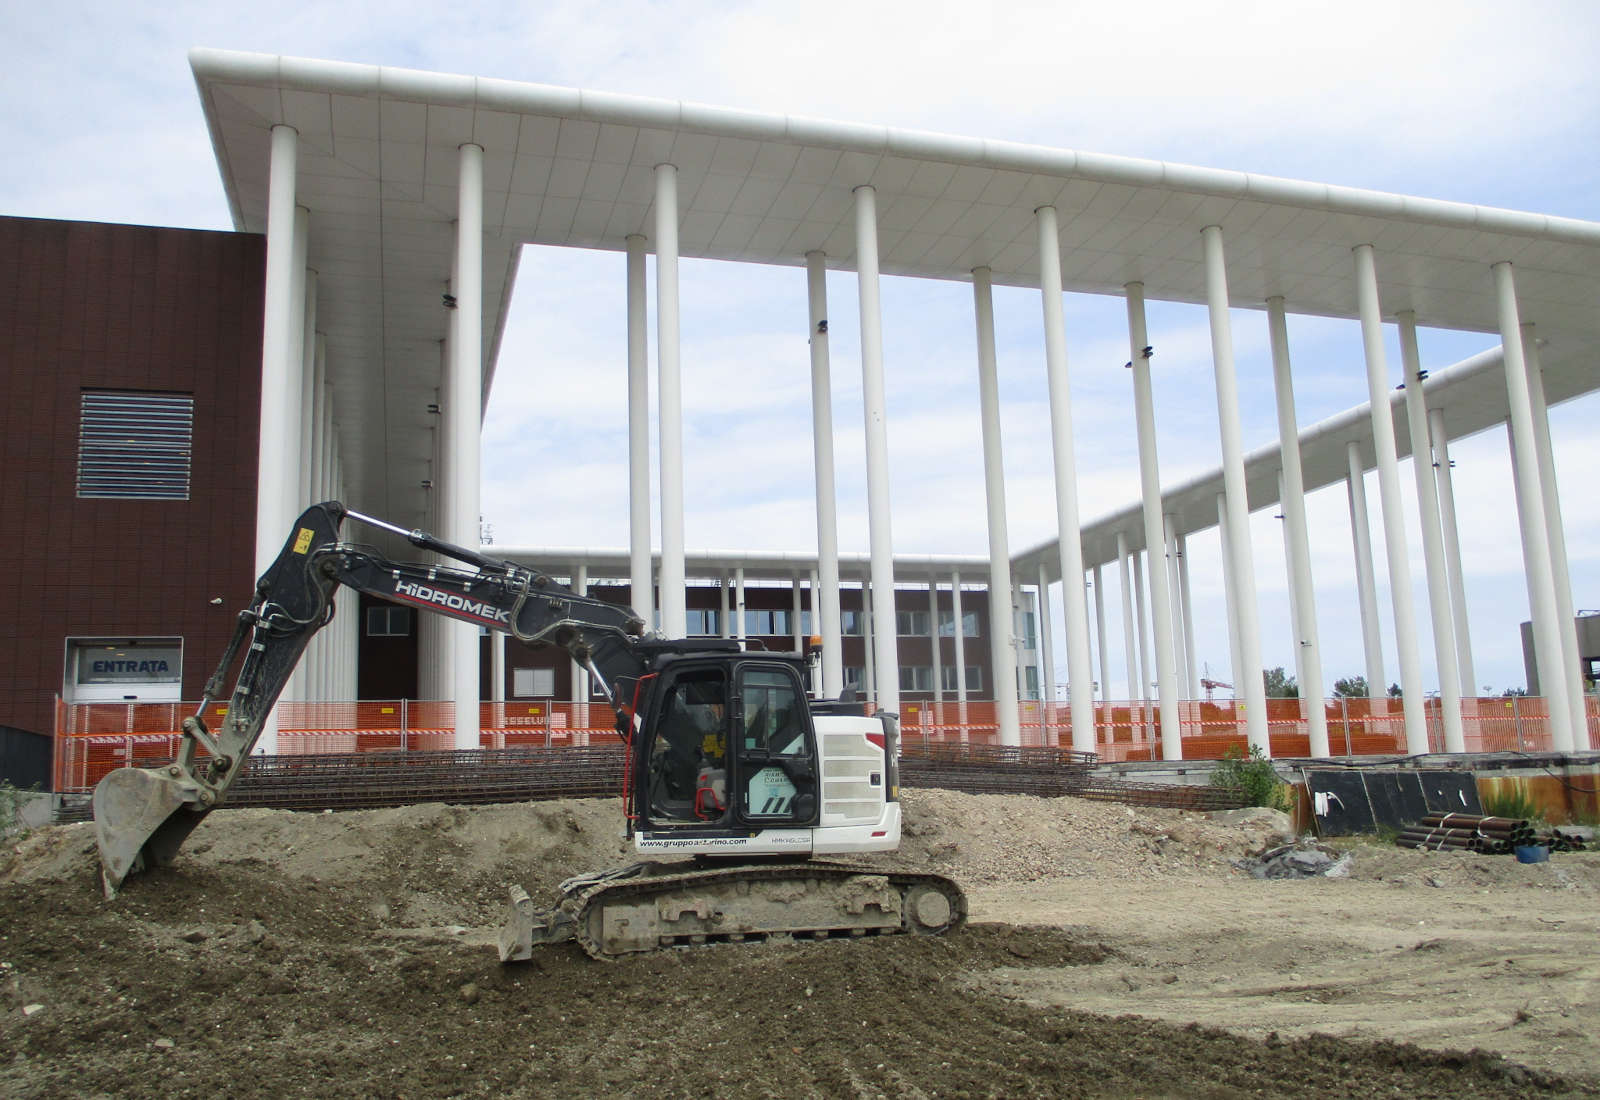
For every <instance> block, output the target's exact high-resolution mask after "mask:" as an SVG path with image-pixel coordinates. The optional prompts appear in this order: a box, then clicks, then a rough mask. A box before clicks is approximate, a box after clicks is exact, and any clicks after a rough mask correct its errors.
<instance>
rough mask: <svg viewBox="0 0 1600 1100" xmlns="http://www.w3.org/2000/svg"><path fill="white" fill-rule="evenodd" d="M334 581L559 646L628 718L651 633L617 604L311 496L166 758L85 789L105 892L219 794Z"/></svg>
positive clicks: (170, 842)
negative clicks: (385, 534) (398, 555)
mask: <svg viewBox="0 0 1600 1100" xmlns="http://www.w3.org/2000/svg"><path fill="white" fill-rule="evenodd" d="M346 519H351V520H355V521H357V522H360V523H365V524H368V525H370V526H373V527H377V528H381V529H383V530H386V531H390V532H393V533H395V534H398V535H400V536H402V537H404V538H405V539H406V540H407V541H409V542H410V543H411V544H412V545H413V546H416V547H417V548H419V549H421V550H428V551H432V552H434V553H437V554H440V555H442V556H444V557H447V558H451V559H453V560H454V561H456V562H459V563H461V564H460V565H430V564H418V563H415V562H398V561H390V560H389V559H388V558H386V557H384V556H383V555H381V554H379V553H378V552H377V551H376V550H374V549H372V548H370V547H366V546H361V545H357V544H355V543H349V542H344V541H342V540H341V539H340V535H339V528H340V527H341V526H342V524H343V523H344V521H345V520H346ZM340 586H344V587H347V588H353V589H355V590H356V591H358V592H366V593H370V594H371V595H374V596H378V597H381V598H382V599H385V600H393V601H394V602H396V603H400V604H406V605H409V606H412V607H420V608H423V609H425V610H427V611H431V612H434V613H435V614H438V615H445V616H448V617H449V618H452V619H460V620H462V621H463V622H468V623H472V624H474V625H477V626H486V627H489V628H490V629H492V630H498V631H502V632H504V633H507V634H512V635H514V636H516V637H518V638H520V639H522V640H523V641H525V642H532V643H538V644H543V645H553V646H560V647H561V648H563V649H565V650H566V651H567V652H568V653H570V654H571V655H572V657H573V659H574V660H576V661H577V662H578V663H580V664H582V665H584V666H585V667H587V668H588V669H589V671H590V672H591V673H593V675H594V676H595V679H596V680H597V681H598V682H599V684H600V686H601V688H602V689H603V690H604V691H605V693H606V695H607V697H608V698H609V699H610V700H611V703H612V706H613V707H615V708H616V709H617V719H618V726H619V728H623V723H624V721H631V716H629V715H627V714H626V713H625V710H624V706H623V703H624V701H625V700H627V699H630V698H631V693H632V692H633V690H634V688H635V685H636V684H637V683H638V682H639V680H640V677H641V676H643V675H644V672H645V664H646V661H647V656H646V655H647V654H648V653H649V652H650V651H651V649H652V647H653V646H654V645H655V644H654V643H648V642H641V641H640V640H639V638H640V635H641V634H642V633H643V631H644V623H643V622H642V621H641V620H640V619H639V618H638V616H636V615H634V614H633V612H632V611H631V610H630V609H629V608H626V607H618V606H617V605H615V604H609V603H605V602H604V601H602V600H596V599H591V598H589V597H587V596H580V595H578V594H577V593H575V592H572V591H570V590H568V589H566V588H563V587H562V586H561V585H559V584H556V583H555V582H554V581H552V580H551V579H550V578H549V577H546V576H544V575H543V574H541V573H539V572H537V571H536V570H532V569H528V568H526V567H524V566H520V565H516V564H514V563H512V562H508V561H500V560H498V559H496V558H491V557H487V556H486V555H483V554H480V553H478V552H477V551H475V550H468V549H467V548H465V547H461V546H454V545H452V544H450V543H448V542H445V541H443V540H442V539H438V538H435V537H434V536H432V535H429V534H425V533H423V532H422V531H406V530H404V529H402V528H399V527H395V526H394V525H392V524H388V523H385V522H383V521H382V520H378V519H373V518H372V517H371V516H364V515H362V514H360V513H359V512H351V511H348V510H346V508H345V507H344V505H342V504H340V503H338V502H337V501H326V502H324V503H322V504H314V505H312V506H311V507H310V508H307V509H306V510H305V512H303V513H302V514H301V516H300V519H299V521H298V522H296V524H295V526H294V531H293V533H291V534H290V536H289V541H288V542H286V543H285V544H284V547H283V551H282V552H281V553H280V554H279V555H278V557H277V559H276V560H275V561H274V562H273V563H272V565H271V566H270V567H269V568H268V569H267V571H266V572H265V573H263V574H262V575H261V579H260V580H258V581H256V590H255V596H254V598H253V599H252V600H251V602H250V606H249V607H247V608H246V609H245V610H244V611H241V612H240V613H239V624H238V626H237V627H236V628H235V629H234V633H233V638H232V640H231V641H229V643H228V648H227V650H226V651H225V652H224V653H223V656H222V660H221V662H220V663H219V664H218V665H217V669H216V671H215V672H213V673H212V674H211V679H210V680H208V681H207V682H206V688H205V693H204V697H203V698H202V699H201V700H200V708H199V710H198V711H196V713H195V714H194V716H193V717H191V718H185V719H184V721H183V741H182V743H181V744H180V745H179V747H178V755H177V759H176V760H174V761H173V762H172V763H171V764H170V765H167V766H165V767H162V768H159V769H156V768H132V767H128V768H118V769H117V770H116V771H113V772H112V773H111V774H109V775H108V776H106V777H105V778H104V779H103V780H101V781H100V783H99V784H98V785H97V786H96V787H95V793H94V816H95V831H96V839H97V841H98V843H99V846H100V863H101V867H102V871H103V878H104V881H105V887H106V893H107V895H108V896H110V895H112V894H114V893H115V892H116V890H117V888H118V887H119V886H120V885H121V884H122V881H123V879H124V878H125V877H126V876H127V875H128V874H129V873H130V872H131V871H134V870H138V869H140V868H142V867H144V866H147V865H159V864H163V863H166V862H168V861H169V860H170V859H171V858H172V856H173V855H174V854H175V853H176V852H177V850H178V847H179V846H180V845H181V844H182V843H183V840H184V838H185V837H186V836H188V835H189V833H190V832H191V831H192V830H193V829H194V827H195V826H196V825H197V824H199V822H200V820H201V818H203V817H204V816H205V815H206V814H207V813H209V812H210V811H211V810H213V809H215V808H216V806H217V805H218V804H219V803H220V802H221V801H222V798H223V796H224V795H225V794H226V792H227V790H228V788H229V787H230V786H232V785H233V781H234V780H235V779H237V778H238V776H239V773H240V771H241V770H243V768H244V764H245V761H246V760H247V759H248V758H249V755H250V750H251V749H252V748H253V747H254V746H255V743H256V740H257V738H259V737H260V736H261V731H262V729H263V728H264V727H265V725H266V722H267V718H268V716H269V715H270V714H271V713H272V705H273V704H274V703H276V702H277V700H278V696H279V695H280V694H282V692H283V688H284V685H285V684H287V683H288V682H289V677H290V676H291V675H292V674H293V673H294V670H295V666H297V665H298V664H299V663H300V659H301V656H302V655H303V654H304V653H305V649H306V645H307V644H308V643H309V642H310V641H311V639H312V637H313V636H314V635H315V634H316V633H317V631H319V630H321V629H322V628H323V627H324V626H326V625H327V624H328V622H329V621H330V620H331V619H332V618H333V596H334V592H335V590H336V589H338V588H339V587H340ZM667 644H668V645H670V644H671V643H667ZM241 647H243V648H244V659H243V660H242V661H240V662H239V672H238V675H237V676H236V677H235V678H234V682H233V690H232V691H231V692H229V693H228V710H227V716H226V717H225V718H224V719H223V720H222V724H221V725H220V726H219V727H218V728H217V729H216V731H215V732H213V731H211V730H209V729H207V728H206V725H205V723H204V722H203V721H201V718H200V715H201V714H202V713H203V712H204V711H205V708H206V705H207V704H208V703H210V702H211V701H212V700H214V699H221V698H222V697H223V694H224V691H225V689H226V684H227V676H228V670H229V669H230V668H232V667H233V664H234V660H235V659H236V658H237V657H238V655H239V651H240V649H241ZM201 749H203V750H204V755H203V756H202V755H201V754H200V751H199V750H201Z"/></svg>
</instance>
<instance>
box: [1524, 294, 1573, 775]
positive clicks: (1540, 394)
mask: <svg viewBox="0 0 1600 1100" xmlns="http://www.w3.org/2000/svg"><path fill="white" fill-rule="evenodd" d="M1522 356H1523V360H1524V362H1525V363H1526V364H1527V367H1528V401H1529V405H1528V408H1529V411H1530V412H1531V413H1532V415H1533V437H1534V444H1535V446H1536V447H1537V448H1538V451H1539V484H1540V486H1541V487H1542V488H1543V490H1544V518H1545V524H1546V526H1547V528H1548V531H1549V535H1548V537H1549V540H1550V579H1551V582H1552V583H1553V584H1554V585H1555V590H1556V623H1557V625H1558V627H1559V628H1560V632H1561V650H1562V654H1563V659H1562V662H1561V664H1562V671H1563V674H1564V675H1565V677H1566V681H1567V683H1566V687H1567V709H1568V710H1569V711H1570V712H1571V714H1572V730H1573V745H1572V747H1573V748H1574V749H1575V750H1578V751H1580V752H1581V751H1583V750H1585V749H1587V748H1589V718H1588V713H1587V709H1586V708H1585V706H1584V699H1583V670H1582V667H1581V665H1580V663H1579V657H1578V622H1577V612H1576V611H1575V610H1574V609H1573V604H1572V575H1571V572H1570V570H1569V568H1568V565H1567V535H1566V528H1565V525H1564V524H1563V523H1562V522H1561V496H1560V493H1559V492H1558V491H1557V486H1556V460H1555V452H1554V451H1553V450H1552V448H1551V446H1550V412H1549V409H1548V408H1547V407H1546V405H1545V399H1544V368H1543V367H1542V366H1540V363H1539V341H1538V339H1537V337H1536V336H1535V335H1534V327H1533V322H1532V321H1529V322H1527V323H1526V324H1524V325H1523V326H1522Z"/></svg>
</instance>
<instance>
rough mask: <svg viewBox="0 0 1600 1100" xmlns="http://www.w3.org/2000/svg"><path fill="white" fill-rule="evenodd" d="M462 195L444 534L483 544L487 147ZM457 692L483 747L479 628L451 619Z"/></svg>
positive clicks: (460, 726) (472, 149)
mask: <svg viewBox="0 0 1600 1100" xmlns="http://www.w3.org/2000/svg"><path fill="white" fill-rule="evenodd" d="M460 156H461V164H460V195H459V207H458V211H459V212H458V214H457V217H456V270H457V279H458V282H457V285H456V287H455V295H456V318H455V322H456V324H455V339H454V340H453V341H452V342H451V346H450V351H451V356H450V371H449V375H448V377H447V380H446V381H447V394H446V399H445V407H444V415H445V416H446V418H448V422H449V426H450V431H449V438H450V453H449V454H447V455H446V456H445V464H444V465H445V468H444V481H445V484H446V490H447V494H448V496H447V503H448V507H449V523H448V525H447V526H446V534H445V538H447V539H448V540H450V541H451V542H454V543H456V544H458V545H460V546H466V547H470V548H474V549H475V548H476V547H477V546H478V540H479V534H480V531H479V527H478V523H479V505H478V461H479V455H478V446H479V440H480V439H481V438H482V434H483V432H482V416H483V148H482V147H481V146H478V145H463V146H462V147H461V154H460ZM449 633H450V635H451V645H450V665H451V677H450V688H449V690H450V697H451V698H452V699H454V700H455V710H456V729H455V747H456V748H458V749H475V748H477V747H478V729H479V722H478V690H479V689H478V628H477V627H476V626H474V625H473V624H471V623H461V622H452V623H450V624H449Z"/></svg>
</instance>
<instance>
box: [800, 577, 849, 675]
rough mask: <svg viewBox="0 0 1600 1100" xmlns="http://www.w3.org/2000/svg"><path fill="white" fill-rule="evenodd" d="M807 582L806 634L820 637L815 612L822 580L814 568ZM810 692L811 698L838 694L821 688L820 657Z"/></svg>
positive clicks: (819, 603)
mask: <svg viewBox="0 0 1600 1100" xmlns="http://www.w3.org/2000/svg"><path fill="white" fill-rule="evenodd" d="M809 583H810V585H811V587H810V589H809V591H810V593H811V629H810V630H809V631H807V632H806V633H807V635H808V638H821V637H822V627H821V625H820V621H821V617H820V616H819V615H818V613H817V608H819V607H821V606H822V582H821V580H819V579H818V576H817V571H816V570H815V569H813V570H812V571H811V580H810V582H809ZM834 595H835V596H837V595H838V589H837V588H835V589H834ZM839 665H840V668H843V667H844V662H843V661H840V662H839ZM811 694H812V697H813V698H817V699H827V698H836V697H837V696H838V692H835V693H834V695H833V696H829V695H828V694H827V693H826V692H824V691H823V689H822V665H821V658H820V657H819V658H818V663H817V666H816V669H815V671H814V673H813V678H812V681H811Z"/></svg>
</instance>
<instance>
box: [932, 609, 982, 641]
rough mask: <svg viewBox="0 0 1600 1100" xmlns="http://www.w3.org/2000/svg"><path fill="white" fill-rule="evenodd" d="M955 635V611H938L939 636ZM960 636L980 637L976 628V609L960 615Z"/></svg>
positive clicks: (950, 636) (952, 636) (951, 636)
mask: <svg viewBox="0 0 1600 1100" xmlns="http://www.w3.org/2000/svg"><path fill="white" fill-rule="evenodd" d="M955 636H956V613H955V612H954V611H940V612H939V637H941V638H954V637H955ZM961 636H962V637H963V638H977V637H980V632H979V630H978V613H977V612H976V611H967V612H964V613H963V614H962V616H961Z"/></svg>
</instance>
